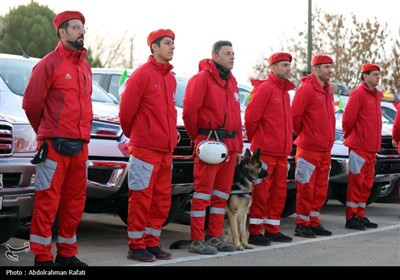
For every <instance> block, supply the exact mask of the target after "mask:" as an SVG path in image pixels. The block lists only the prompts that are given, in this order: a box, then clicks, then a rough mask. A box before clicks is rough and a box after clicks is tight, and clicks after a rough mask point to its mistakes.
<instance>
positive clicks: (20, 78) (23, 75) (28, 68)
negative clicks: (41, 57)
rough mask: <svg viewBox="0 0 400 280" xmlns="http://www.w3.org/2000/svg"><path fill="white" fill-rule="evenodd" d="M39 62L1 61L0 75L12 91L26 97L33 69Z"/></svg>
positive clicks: (4, 59) (21, 60) (7, 59)
mask: <svg viewBox="0 0 400 280" xmlns="http://www.w3.org/2000/svg"><path fill="white" fill-rule="evenodd" d="M37 62H38V60H30V59H9V58H2V59H1V67H0V75H1V78H2V79H3V80H4V82H5V83H6V84H7V86H8V87H9V88H10V90H11V91H12V92H13V93H15V94H17V95H21V96H22V95H24V92H25V89H26V85H27V83H28V80H29V76H30V75H31V72H32V68H33V66H35V64H36V63H37Z"/></svg>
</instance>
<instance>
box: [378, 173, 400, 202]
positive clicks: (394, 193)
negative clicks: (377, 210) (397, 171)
mask: <svg viewBox="0 0 400 280" xmlns="http://www.w3.org/2000/svg"><path fill="white" fill-rule="evenodd" d="M399 182H400V179H397V180H393V181H392V182H390V183H388V184H385V185H382V188H381V190H380V193H379V197H378V199H377V202H384V203H392V202H397V201H399V198H400V197H399Z"/></svg>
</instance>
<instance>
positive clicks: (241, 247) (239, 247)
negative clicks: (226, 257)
mask: <svg viewBox="0 0 400 280" xmlns="http://www.w3.org/2000/svg"><path fill="white" fill-rule="evenodd" d="M243 250H244V247H243V246H241V245H239V246H236V251H243Z"/></svg>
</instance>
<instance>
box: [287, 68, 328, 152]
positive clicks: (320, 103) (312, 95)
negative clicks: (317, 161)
mask: <svg viewBox="0 0 400 280" xmlns="http://www.w3.org/2000/svg"><path fill="white" fill-rule="evenodd" d="M300 81H301V85H300V87H299V88H298V89H297V91H296V94H295V96H294V99H293V102H292V115H293V130H294V132H295V133H296V134H297V135H298V137H297V139H296V140H295V142H294V143H295V144H296V145H297V146H298V147H300V148H303V149H306V150H311V151H317V152H328V151H330V150H331V149H332V146H333V142H334V141H335V123H336V119H335V110H334V107H333V94H332V90H331V87H330V85H329V83H328V82H325V84H324V88H326V91H325V90H324V88H323V87H322V86H321V85H320V83H319V82H318V80H317V78H316V77H315V76H314V74H310V75H308V76H307V77H303V78H301V79H300Z"/></svg>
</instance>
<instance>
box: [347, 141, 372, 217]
mask: <svg viewBox="0 0 400 280" xmlns="http://www.w3.org/2000/svg"><path fill="white" fill-rule="evenodd" d="M375 161H376V153H371V152H365V151H361V150H355V149H350V151H349V176H348V180H347V198H346V219H347V220H351V219H352V218H353V217H354V216H358V217H359V218H364V217H365V207H366V206H367V200H368V198H369V196H370V194H371V189H372V186H373V184H374V177H375Z"/></svg>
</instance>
